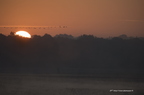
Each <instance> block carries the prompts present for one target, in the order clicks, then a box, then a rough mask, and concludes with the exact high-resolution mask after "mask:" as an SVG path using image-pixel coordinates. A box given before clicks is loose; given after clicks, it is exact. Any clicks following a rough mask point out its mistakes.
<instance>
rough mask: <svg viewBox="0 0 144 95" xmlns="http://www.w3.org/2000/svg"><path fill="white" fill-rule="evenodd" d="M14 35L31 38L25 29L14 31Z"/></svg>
mask: <svg viewBox="0 0 144 95" xmlns="http://www.w3.org/2000/svg"><path fill="white" fill-rule="evenodd" d="M15 35H18V36H21V37H25V38H31V35H30V34H29V33H28V32H26V31H17V32H16V33H15Z"/></svg>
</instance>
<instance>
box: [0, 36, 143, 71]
mask: <svg viewBox="0 0 144 95" xmlns="http://www.w3.org/2000/svg"><path fill="white" fill-rule="evenodd" d="M143 56H144V40H143V39H140V38H131V39H122V38H120V37H114V38H111V39H103V38H97V37H94V36H93V35H81V36H79V37H77V38H74V37H73V36H71V35H67V34H60V35H56V36H55V37H52V36H51V35H49V34H45V35H44V36H39V35H33V37H32V38H31V39H28V38H22V37H19V36H15V35H13V33H11V34H10V35H8V36H5V35H3V34H0V72H1V73H50V74H53V73H55V74H107V73H112V74H117V73H121V74H122V73H128V74H141V73H143V72H144V70H143V67H144V58H143Z"/></svg>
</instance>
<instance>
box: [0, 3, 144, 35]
mask: <svg viewBox="0 0 144 95" xmlns="http://www.w3.org/2000/svg"><path fill="white" fill-rule="evenodd" d="M59 25H66V26H68V28H67V29H51V30H32V29H29V30H27V29H26V30H27V31H28V32H29V33H30V34H39V35H43V34H44V33H48V34H51V35H55V34H60V33H66V34H72V35H74V36H78V35H81V34H94V35H95V36H97V37H109V36H119V35H121V34H127V35H128V36H144V0H0V26H59ZM10 31H11V30H10V29H7V30H6V29H2V28H0V33H3V34H7V33H9V32H10ZM13 31H16V30H13Z"/></svg>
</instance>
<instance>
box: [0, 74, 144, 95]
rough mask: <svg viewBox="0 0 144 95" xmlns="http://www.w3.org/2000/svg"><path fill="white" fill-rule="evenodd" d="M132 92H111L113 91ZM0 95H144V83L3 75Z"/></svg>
mask: <svg viewBox="0 0 144 95" xmlns="http://www.w3.org/2000/svg"><path fill="white" fill-rule="evenodd" d="M112 89H113V90H133V92H110V90H112ZM0 95H144V81H143V79H137V78H135V79H131V78H104V77H103V78H100V77H93V76H66V75H46V74H45V75H44V74H43V75H40V74H28V75H26V74H0Z"/></svg>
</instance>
